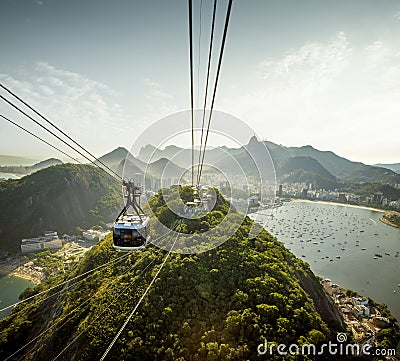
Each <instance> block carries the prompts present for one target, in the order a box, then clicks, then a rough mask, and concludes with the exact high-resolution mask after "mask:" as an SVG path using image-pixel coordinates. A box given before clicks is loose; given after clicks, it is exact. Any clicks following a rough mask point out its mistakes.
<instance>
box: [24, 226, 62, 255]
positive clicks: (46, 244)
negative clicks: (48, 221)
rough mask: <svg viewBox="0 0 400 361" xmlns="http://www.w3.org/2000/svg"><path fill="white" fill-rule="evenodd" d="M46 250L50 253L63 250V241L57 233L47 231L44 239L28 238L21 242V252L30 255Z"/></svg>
mask: <svg viewBox="0 0 400 361" xmlns="http://www.w3.org/2000/svg"><path fill="white" fill-rule="evenodd" d="M45 248H48V249H50V251H57V250H59V249H61V248H62V241H61V239H60V238H58V234H57V232H54V231H47V232H45V233H44V237H35V238H27V239H23V240H22V241H21V252H22V253H30V252H37V251H41V250H43V249H45Z"/></svg>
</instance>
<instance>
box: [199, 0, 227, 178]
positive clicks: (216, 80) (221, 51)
mask: <svg viewBox="0 0 400 361" xmlns="http://www.w3.org/2000/svg"><path fill="white" fill-rule="evenodd" d="M231 9H232V0H229V2H228V7H227V10H226V18H225V26H224V33H223V36H222V42H221V49H220V53H219V60H218V67H217V74H216V76H215V84H214V92H213V96H212V101H211V107H210V114H209V116H208V124H207V131H206V139H205V141H204V148H203V153H202V159H201V165H200V173H199V182H200V180H201V173H202V171H203V164H204V155H205V152H206V147H207V140H208V133H209V130H210V123H211V117H212V113H213V110H214V102H215V96H216V93H217V87H218V80H219V74H220V70H221V64H222V57H223V54H224V48H225V40H226V34H227V32H228V25H229V18H230V15H231Z"/></svg>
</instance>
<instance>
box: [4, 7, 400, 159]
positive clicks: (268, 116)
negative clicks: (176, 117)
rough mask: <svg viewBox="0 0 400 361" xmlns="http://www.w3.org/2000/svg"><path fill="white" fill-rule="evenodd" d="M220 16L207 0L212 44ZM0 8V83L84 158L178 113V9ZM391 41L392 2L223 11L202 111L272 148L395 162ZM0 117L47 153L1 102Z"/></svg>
mask: <svg viewBox="0 0 400 361" xmlns="http://www.w3.org/2000/svg"><path fill="white" fill-rule="evenodd" d="M199 6H200V2H194V29H195V33H194V38H195V43H197V41H198V35H199V34H198V30H199V29H198V28H199V27H198V24H199V10H200V9H199ZM211 7H212V2H211V1H203V8H202V37H201V39H200V44H201V47H200V49H201V54H200V56H201V57H200V59H201V62H200V70H199V75H200V80H201V83H200V85H198V86H199V88H198V89H199V92H198V91H197V66H198V64H197V59H198V56H199V54H198V52H197V50H198V47H195V54H194V55H195V56H194V58H195V78H196V83H195V92H196V94H197V93H198V94H200V95H199V98H200V99H201V97H202V95H201V94H202V93H203V88H204V84H203V83H204V81H205V70H206V69H205V66H206V58H207V47H208V41H209V38H208V37H209V28H210V19H211ZM225 7H226V1H224V2H220V3H219V7H218V11H217V29H216V31H217V35H218V36H217V38H216V44H217V45H216V48H217V49H218V47H219V41H220V37H221V33H222V26H223V20H224V11H225ZM1 8H2V11H1V12H0V20H1V21H0V30H1V31H0V39H1V43H2V47H3V51H2V58H1V59H0V82H1V83H3V84H5V85H6V86H7V87H9V88H10V89H12V90H13V91H15V92H16V93H17V94H18V95H20V96H21V97H22V98H23V99H25V100H27V101H28V102H30V103H31V104H32V105H34V106H35V107H37V108H38V109H39V110H40V111H41V112H43V113H44V114H45V115H47V116H49V118H50V119H51V120H53V121H54V122H55V123H56V124H57V125H58V126H60V127H61V128H62V129H63V130H65V131H66V132H67V133H68V134H70V135H71V136H72V137H73V138H74V139H76V140H78V141H79V142H81V143H82V144H83V145H84V146H85V147H86V148H87V149H89V150H90V151H91V152H92V153H94V154H96V155H98V156H100V155H103V154H104V153H107V152H109V151H111V150H112V149H115V148H117V147H118V146H123V147H125V148H127V149H129V147H130V144H132V142H133V141H134V140H135V137H137V135H138V134H140V132H141V131H143V130H144V129H146V128H147V127H148V126H149V125H150V124H151V123H153V122H155V121H157V120H158V119H160V118H163V117H165V116H167V115H168V114H170V113H173V112H177V111H180V110H183V109H188V108H189V106H190V97H189V64H188V34H187V33H188V25H187V4H186V3H185V2H180V1H171V2H168V4H166V2H163V1H155V2H129V1H119V2H117V3H109V2H107V1H99V2H96V3H92V2H85V3H81V2H78V1H70V2H67V3H65V2H61V1H46V0H43V1H27V2H24V3H16V2H13V1H4V2H3V3H2V5H1ZM10 34H12V35H10ZM399 35H400V5H397V4H395V3H393V2H391V1H381V2H379V4H377V3H376V2H375V1H351V2H348V1H338V2H335V4H333V3H332V4H329V3H323V4H322V3H320V2H318V1H305V2H302V3H301V4H299V3H296V2H295V1H282V2H279V4H278V3H273V2H265V1H254V2H251V4H250V3H246V2H234V5H233V9H232V18H231V23H230V28H229V32H228V38H227V43H226V49H225V54H224V59H223V66H222V70H221V80H220V85H219V88H218V92H217V98H216V104H215V109H218V110H220V111H223V112H227V113H230V114H232V115H234V116H235V117H238V118H240V119H241V120H243V121H244V122H246V123H247V124H248V125H249V126H250V127H252V128H253V129H254V131H255V133H256V134H257V136H258V137H259V138H260V139H267V140H268V141H272V142H274V143H277V144H282V145H284V146H288V147H289V146H305V145H311V146H313V147H314V148H317V149H319V150H330V151H333V152H335V153H336V154H338V155H340V156H343V157H345V158H348V159H350V160H352V161H362V162H364V163H366V164H374V163H378V162H380V163H397V162H400V159H399V158H398V154H400V152H399V151H400V145H399V142H398V139H397V133H398V131H396V130H397V129H398V124H397V118H398V117H399V116H400V105H399V102H398V96H399V94H400V81H399V80H400V65H399V64H400V62H399V57H400V45H399V43H398V38H399ZM214 60H215V57H214ZM214 70H215V63H214ZM1 94H2V95H5V94H4V92H2V93H1ZM200 99H197V97H196V105H199V106H201V103H202V101H201V100H200ZM0 113H1V114H4V115H5V116H8V117H9V118H10V119H12V120H15V121H17V122H18V123H19V124H21V125H23V126H25V127H27V128H28V129H30V130H32V131H35V133H37V134H39V135H40V136H43V137H45V138H46V139H47V140H49V141H51V142H53V143H54V144H56V145H58V143H57V142H56V141H53V140H52V139H51V138H50V137H49V136H48V135H46V134H45V133H43V132H42V131H40V130H37V128H35V127H34V125H32V124H30V123H29V121H28V120H25V119H22V118H21V117H20V116H19V115H18V114H17V113H16V112H15V111H13V110H12V109H10V107H9V106H7V105H6V104H5V103H4V102H2V103H1V104H0ZM0 130H1V134H2V142H1V145H0V154H7V155H18V156H29V157H30V158H35V159H36V158H44V157H48V156H55V157H60V155H59V154H57V153H56V152H55V151H53V150H52V149H51V148H48V147H47V146H45V145H43V144H40V143H39V142H38V141H37V140H35V139H33V138H31V137H30V136H28V135H25V134H24V133H22V132H21V131H20V130H18V129H16V128H15V127H13V126H12V125H10V124H8V123H7V122H5V121H3V120H2V121H1V122H0ZM189 141H190V139H188V140H187V144H184V143H182V144H178V145H179V146H184V147H188V146H189ZM61 158H62V157H61Z"/></svg>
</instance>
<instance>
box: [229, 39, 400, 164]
mask: <svg viewBox="0 0 400 361" xmlns="http://www.w3.org/2000/svg"><path fill="white" fill-rule="evenodd" d="M254 78H258V79H257V83H256V84H257V86H256V87H255V88H253V89H252V91H249V92H247V93H244V94H243V88H242V89H241V92H242V93H239V92H237V91H235V90H233V89H232V90H230V93H229V96H227V97H225V99H224V100H222V101H221V104H222V106H223V109H227V110H229V111H231V112H233V114H235V115H237V116H239V117H241V118H242V119H243V120H245V121H249V122H251V123H252V124H254V127H255V130H256V131H257V133H258V134H262V135H266V136H267V137H268V138H269V139H270V140H276V141H279V142H282V143H284V144H288V145H291V144H292V145H305V144H313V145H314V146H316V147H319V148H320V149H329V150H334V151H336V152H338V153H339V154H342V155H346V153H348V154H353V157H354V154H358V155H359V156H360V158H359V159H363V157H365V154H370V153H371V146H372V144H370V143H371V142H372V143H373V148H374V149H375V150H374V153H376V154H377V158H379V157H381V158H382V156H383V154H378V153H379V149H386V148H387V147H386V145H387V144H392V145H393V146H392V148H393V149H392V152H393V153H395V152H397V153H398V152H399V151H400V149H399V146H398V144H399V143H398V141H396V132H389V134H388V133H385V136H384V137H382V136H379V135H378V133H379V132H378V133H377V129H379V127H380V126H381V125H384V126H385V128H386V129H398V124H397V119H398V118H399V117H400V103H399V101H398V100H399V99H400V53H399V52H398V50H397V49H395V48H393V46H391V45H390V44H387V43H384V42H382V41H376V42H371V43H370V44H367V45H365V46H360V45H358V46H355V45H353V44H352V43H351V41H350V40H349V39H348V38H347V36H346V34H344V33H342V32H341V33H339V34H337V35H336V36H335V37H334V38H333V39H331V40H329V41H326V42H318V43H317V42H308V43H306V44H304V45H303V46H301V47H299V48H298V49H294V50H292V51H290V52H288V53H286V54H285V55H284V56H283V57H281V58H274V59H272V58H271V59H267V60H265V61H263V62H261V63H260V64H259V67H258V72H257V74H254ZM299 134H303V136H304V139H301V137H299ZM332 139H334V142H332ZM367 139H372V141H371V142H370V143H368V144H367V142H366V140H367ZM332 144H335V149H331V148H332ZM355 144H357V146H355ZM396 144H397V146H396ZM385 147H386V148H385ZM396 147H397V149H395V148H396Z"/></svg>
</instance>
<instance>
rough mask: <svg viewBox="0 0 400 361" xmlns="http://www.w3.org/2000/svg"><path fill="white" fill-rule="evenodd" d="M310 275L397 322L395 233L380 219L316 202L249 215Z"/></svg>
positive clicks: (399, 287) (398, 232)
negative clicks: (382, 308)
mask: <svg viewBox="0 0 400 361" xmlns="http://www.w3.org/2000/svg"><path fill="white" fill-rule="evenodd" d="M250 216H251V218H253V219H255V220H257V221H258V222H261V223H264V222H266V224H265V228H266V229H267V230H268V231H269V232H270V233H271V234H273V235H274V236H276V237H277V239H278V240H279V241H281V242H283V243H284V244H285V246H286V247H287V248H289V249H290V250H291V251H292V252H293V253H294V254H295V255H296V256H297V257H299V258H301V259H303V260H304V261H306V262H307V263H309V264H310V267H311V269H312V270H313V272H314V273H315V274H316V275H318V276H320V277H322V278H329V279H331V280H332V281H333V282H335V283H337V284H339V285H341V286H342V287H345V288H350V289H352V290H354V291H357V292H358V293H360V294H363V295H365V296H369V297H371V298H373V299H374V300H376V301H378V302H381V303H386V304H387V305H388V306H389V308H390V310H391V312H392V314H393V315H394V316H395V317H396V318H397V319H398V320H400V255H399V252H400V229H399V228H394V227H391V226H388V225H386V224H384V223H382V222H380V221H379V218H380V217H381V216H382V213H381V212H379V211H376V210H373V209H364V208H356V207H349V206H343V205H335V204H324V203H319V202H297V201H294V202H289V203H286V204H284V205H283V206H282V207H279V208H277V209H274V210H273V212H272V217H271V216H270V215H268V214H267V212H266V211H261V212H259V213H257V214H253V215H250Z"/></svg>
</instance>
